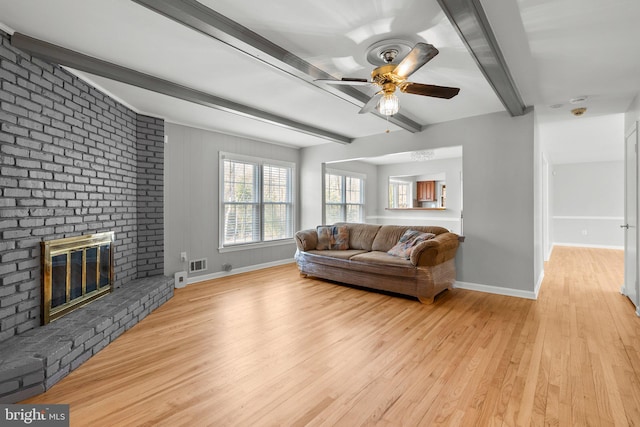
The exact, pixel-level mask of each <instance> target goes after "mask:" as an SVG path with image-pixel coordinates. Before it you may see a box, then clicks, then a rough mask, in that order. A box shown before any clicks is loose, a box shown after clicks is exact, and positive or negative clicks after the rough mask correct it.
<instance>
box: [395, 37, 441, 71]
mask: <svg viewBox="0 0 640 427" xmlns="http://www.w3.org/2000/svg"><path fill="white" fill-rule="evenodd" d="M438 52H439V51H438V49H436V48H435V47H433V45H430V44H427V43H418V44H416V45H415V46H414V47H413V49H411V52H409V53H408V54H407V56H405V57H404V59H403V60H402V61H400V63H399V64H398V66H397V67H396V68H395V69H394V70H393V73H394V74H396V75H398V76H400V77H402V78H404V79H406V78H407V77H409V76H410V75H411V74H413V73H415V72H416V71H417V70H418V68H420V67H422V66H423V65H424V64H426V63H427V62H429V61H431V60H432V59H433V57H434V56H436V55H437V54H438Z"/></svg>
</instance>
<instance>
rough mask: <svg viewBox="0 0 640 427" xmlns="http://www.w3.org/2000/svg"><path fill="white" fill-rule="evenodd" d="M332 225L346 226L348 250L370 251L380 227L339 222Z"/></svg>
mask: <svg viewBox="0 0 640 427" xmlns="http://www.w3.org/2000/svg"><path fill="white" fill-rule="evenodd" d="M334 225H346V226H347V227H348V228H349V248H350V249H362V250H365V251H370V250H371V245H372V244H373V240H374V239H375V237H376V234H377V233H378V230H380V227H381V225H377V224H360V223H354V222H349V223H346V222H339V223H336V224H334Z"/></svg>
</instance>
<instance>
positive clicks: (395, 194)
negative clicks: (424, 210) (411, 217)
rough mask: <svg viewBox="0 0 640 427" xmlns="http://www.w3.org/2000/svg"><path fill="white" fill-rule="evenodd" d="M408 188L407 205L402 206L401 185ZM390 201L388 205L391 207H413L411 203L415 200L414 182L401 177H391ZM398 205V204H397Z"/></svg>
mask: <svg viewBox="0 0 640 427" xmlns="http://www.w3.org/2000/svg"><path fill="white" fill-rule="evenodd" d="M401 186H402V187H405V188H406V193H407V194H406V195H405V197H406V199H407V202H406V203H407V206H400V187H401ZM387 194H388V197H389V201H388V203H387V207H388V208H389V209H408V208H411V207H412V206H410V204H412V202H413V197H412V194H413V183H412V182H411V181H403V180H401V179H389V191H388V193H387ZM396 205H397V206H396Z"/></svg>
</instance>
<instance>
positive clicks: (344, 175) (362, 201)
mask: <svg viewBox="0 0 640 427" xmlns="http://www.w3.org/2000/svg"><path fill="white" fill-rule="evenodd" d="M327 175H335V176H339V177H341V181H342V190H341V193H342V194H341V202H340V203H328V202H327V197H326V195H327V183H328V180H327ZM347 178H356V179H359V180H360V195H361V197H360V203H347V197H346V194H347V185H346V181H347ZM366 182H367V176H366V175H365V174H361V173H357V172H350V171H343V170H339V169H331V168H326V167H325V169H324V173H323V174H322V222H323V223H324V224H327V223H328V222H327V206H341V207H342V208H341V216H342V218H343V219H341V220H340V221H337V222H347V206H359V207H360V218H359V220H358V221H357V222H360V223H364V222H365V206H366V194H365V191H366Z"/></svg>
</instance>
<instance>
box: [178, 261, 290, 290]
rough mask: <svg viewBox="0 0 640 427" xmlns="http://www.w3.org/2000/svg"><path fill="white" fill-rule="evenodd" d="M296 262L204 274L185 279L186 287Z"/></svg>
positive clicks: (278, 262)
mask: <svg viewBox="0 0 640 427" xmlns="http://www.w3.org/2000/svg"><path fill="white" fill-rule="evenodd" d="M294 262H296V261H295V260H294V259H293V258H291V259H283V260H280V261H273V262H265V263H263V264H256V265H250V266H247V267H240V268H236V269H233V270H231V271H219V272H217V273H211V274H205V275H202V276H194V277H189V278H187V285H192V284H194V283H199V282H206V281H207V280H212V279H219V278H221V277H227V276H233V275H234V274H240V273H247V272H249V271H255V270H261V269H263V268H269V267H276V266H278V265H285V264H291V263H294Z"/></svg>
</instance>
